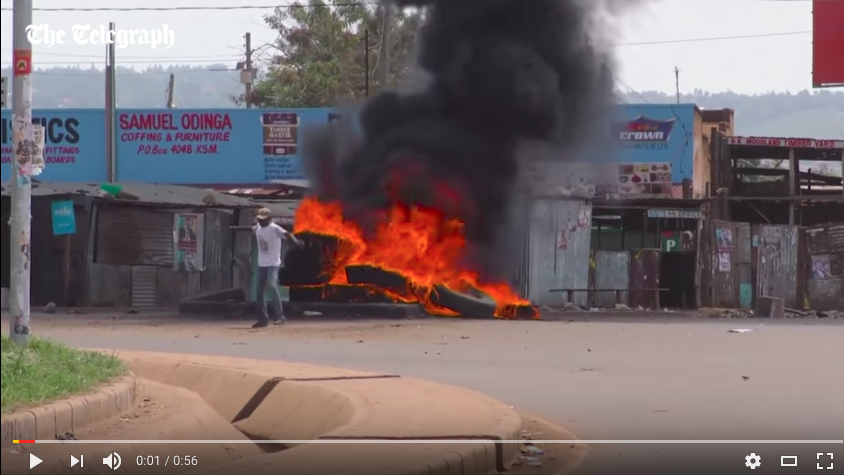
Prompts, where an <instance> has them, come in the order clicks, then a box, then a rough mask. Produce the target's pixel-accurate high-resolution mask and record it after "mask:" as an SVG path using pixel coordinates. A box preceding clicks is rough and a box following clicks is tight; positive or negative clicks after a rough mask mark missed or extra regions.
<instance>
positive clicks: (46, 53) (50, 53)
mask: <svg viewBox="0 0 844 475" xmlns="http://www.w3.org/2000/svg"><path fill="white" fill-rule="evenodd" d="M0 53H9V54H11V53H13V50H11V49H4V50H0ZM36 54H37V56H42V55H43V56H67V57H70V58H96V59H102V58H103V55H101V54H79V53H57V52H55V51H38V52H37V53H36ZM235 56H236V57H238V58H240V56H238V55H235V54H232V57H235ZM221 57H223V56H222V55H219V54H213V55H196V56H189V57H174V58H168V59H185V60H188V61H194V60H199V59H204V58H210V59H211V60H215V59H219V58H221ZM120 58H121V59H124V58H125V59H139V60H140V59H149V60H152V61H155V60H156V59H157V58H158V57H153V56H123V55H120ZM40 62H41V61H39V63H40Z"/></svg>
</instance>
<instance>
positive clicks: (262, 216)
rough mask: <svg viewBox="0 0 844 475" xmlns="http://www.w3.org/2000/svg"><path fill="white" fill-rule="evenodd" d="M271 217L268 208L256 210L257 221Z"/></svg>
mask: <svg viewBox="0 0 844 475" xmlns="http://www.w3.org/2000/svg"><path fill="white" fill-rule="evenodd" d="M270 216H272V211H270V210H269V208H261V209H259V210H258V219H269V217H270Z"/></svg>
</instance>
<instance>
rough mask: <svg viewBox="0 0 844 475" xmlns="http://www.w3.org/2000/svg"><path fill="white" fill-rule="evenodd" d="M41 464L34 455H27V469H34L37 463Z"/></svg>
mask: <svg viewBox="0 0 844 475" xmlns="http://www.w3.org/2000/svg"><path fill="white" fill-rule="evenodd" d="M41 462H43V460H41V459H40V458H38V457H36V456H35V454H33V453H30V454H29V469H30V470H32V469H33V468H35V467H36V466H37V465H38V464H39V463H41Z"/></svg>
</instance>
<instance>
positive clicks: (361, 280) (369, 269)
mask: <svg viewBox="0 0 844 475" xmlns="http://www.w3.org/2000/svg"><path fill="white" fill-rule="evenodd" d="M346 279H348V281H349V283H350V284H366V285H372V286H375V287H380V288H382V289H385V290H388V291H390V292H393V293H395V294H398V295H401V296H406V295H408V294H409V293H410V282H409V281H408V280H407V279H406V278H405V277H404V276H403V275H401V274H399V273H396V272H392V271H388V270H384V269H381V268H379V267H375V266H367V265H354V266H347V267H346Z"/></svg>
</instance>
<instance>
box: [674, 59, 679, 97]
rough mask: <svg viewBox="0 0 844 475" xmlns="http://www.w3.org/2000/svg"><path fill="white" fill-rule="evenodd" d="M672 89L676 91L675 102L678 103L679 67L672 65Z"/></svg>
mask: <svg viewBox="0 0 844 475" xmlns="http://www.w3.org/2000/svg"><path fill="white" fill-rule="evenodd" d="M674 90H675V91H676V93H677V104H679V103H680V68H678V67H677V66H674Z"/></svg>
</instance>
